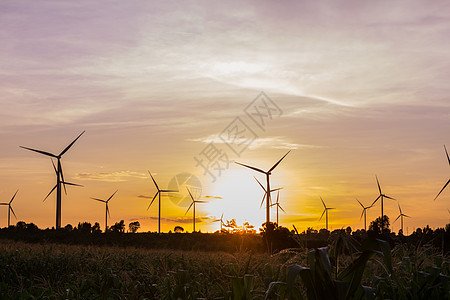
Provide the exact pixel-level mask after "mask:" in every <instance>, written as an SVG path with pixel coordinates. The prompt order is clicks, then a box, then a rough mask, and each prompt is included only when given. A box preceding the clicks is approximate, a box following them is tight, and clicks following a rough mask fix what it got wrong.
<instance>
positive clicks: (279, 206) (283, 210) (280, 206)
mask: <svg viewBox="0 0 450 300" xmlns="http://www.w3.org/2000/svg"><path fill="white" fill-rule="evenodd" d="M278 207H279V208H280V209H281V210H282V211H283V212H284V213H286V212H285V211H284V209H283V208H282V207H281V205H280V204H278Z"/></svg>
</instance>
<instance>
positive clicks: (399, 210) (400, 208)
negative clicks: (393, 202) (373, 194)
mask: <svg viewBox="0 0 450 300" xmlns="http://www.w3.org/2000/svg"><path fill="white" fill-rule="evenodd" d="M397 204H398V210H399V211H400V214H402V209H401V208H400V203H397Z"/></svg>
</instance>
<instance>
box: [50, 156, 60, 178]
mask: <svg viewBox="0 0 450 300" xmlns="http://www.w3.org/2000/svg"><path fill="white" fill-rule="evenodd" d="M51 160H52V165H53V170H55V173H56V176H59V174H58V170H57V169H56V166H55V163H54V162H53V158H52V159H51Z"/></svg>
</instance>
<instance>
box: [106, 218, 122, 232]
mask: <svg viewBox="0 0 450 300" xmlns="http://www.w3.org/2000/svg"><path fill="white" fill-rule="evenodd" d="M109 229H110V230H111V231H112V232H118V233H124V232H125V221H124V220H120V222H116V224H114V225H113V226H111V227H110V228H109Z"/></svg>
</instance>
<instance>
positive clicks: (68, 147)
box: [59, 130, 86, 157]
mask: <svg viewBox="0 0 450 300" xmlns="http://www.w3.org/2000/svg"><path fill="white" fill-rule="evenodd" d="M85 131H86V130H83V132H82V133H80V135H79V136H77V138H76V139H74V140H73V142H72V143H70V144H69V146H67V147H66V149H64V150H63V151H62V152H61V154H59V156H60V157H61V156H63V155H64V153H66V152H67V150H69V149H70V147H72V145H73V144H75V142H76V141H77V140H78V139H79V138H80V136H81V135H82V134H83V133H84V132H85Z"/></svg>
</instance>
